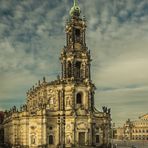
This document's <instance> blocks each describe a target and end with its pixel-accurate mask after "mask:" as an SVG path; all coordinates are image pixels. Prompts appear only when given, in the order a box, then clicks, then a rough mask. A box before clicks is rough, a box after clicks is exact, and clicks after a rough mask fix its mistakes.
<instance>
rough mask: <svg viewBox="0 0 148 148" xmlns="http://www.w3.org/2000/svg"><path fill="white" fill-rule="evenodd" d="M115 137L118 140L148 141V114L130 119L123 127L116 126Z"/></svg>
mask: <svg viewBox="0 0 148 148" xmlns="http://www.w3.org/2000/svg"><path fill="white" fill-rule="evenodd" d="M115 138H116V139H118V140H144V141H148V114H145V115H143V116H140V117H139V119H138V120H135V121H131V120H130V119H128V120H127V121H126V123H125V124H124V126H123V127H120V128H116V135H115Z"/></svg>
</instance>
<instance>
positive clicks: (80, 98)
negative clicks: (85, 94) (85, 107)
mask: <svg viewBox="0 0 148 148" xmlns="http://www.w3.org/2000/svg"><path fill="white" fill-rule="evenodd" d="M76 102H77V104H82V93H77V96H76Z"/></svg>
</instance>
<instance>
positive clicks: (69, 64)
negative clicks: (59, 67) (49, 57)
mask: <svg viewBox="0 0 148 148" xmlns="http://www.w3.org/2000/svg"><path fill="white" fill-rule="evenodd" d="M67 70H68V72H67V73H68V78H70V77H71V76H72V66H71V62H70V61H69V62H68V69H67Z"/></svg>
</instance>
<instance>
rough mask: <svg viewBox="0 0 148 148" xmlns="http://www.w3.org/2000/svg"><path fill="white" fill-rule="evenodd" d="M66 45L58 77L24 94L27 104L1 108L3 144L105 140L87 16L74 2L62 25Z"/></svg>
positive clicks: (106, 116) (106, 114) (106, 124)
mask: <svg viewBox="0 0 148 148" xmlns="http://www.w3.org/2000/svg"><path fill="white" fill-rule="evenodd" d="M65 30H66V46H65V47H64V48H63V49H62V52H61V55H60V61H61V76H58V77H57V80H55V81H52V82H47V81H46V79H45V78H43V81H42V82H40V81H39V82H38V85H36V86H35V87H34V86H33V87H32V88H31V89H30V90H29V91H28V92H27V99H26V104H24V105H23V106H21V108H20V110H18V109H17V108H16V107H15V106H14V107H13V108H11V109H10V110H9V111H6V112H5V118H4V122H3V126H4V142H5V143H8V144H9V145H11V146H13V147H17V146H20V147H29V148H37V147H46V148H57V147H58V148H63V147H69V148H70V147H85V148H86V147H89V148H92V147H99V146H101V145H104V146H105V147H106V148H107V147H108V145H109V143H110V125H111V124H110V123H111V114H110V109H108V108H107V107H103V111H98V110H97V109H96V108H95V102H94V94H95V85H94V84H93V83H92V80H91V69H90V68H91V67H90V65H91V64H90V63H91V55H90V51H89V50H88V48H87V46H86V40H85V32H86V20H85V19H84V18H83V19H82V18H81V16H80V8H79V6H78V3H77V1H74V6H73V7H72V8H71V11H70V19H69V21H68V22H67V23H66V29H65Z"/></svg>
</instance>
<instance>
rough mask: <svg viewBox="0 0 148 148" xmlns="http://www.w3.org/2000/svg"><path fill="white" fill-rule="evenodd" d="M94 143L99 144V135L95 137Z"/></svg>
mask: <svg viewBox="0 0 148 148" xmlns="http://www.w3.org/2000/svg"><path fill="white" fill-rule="evenodd" d="M96 143H100V137H99V135H96Z"/></svg>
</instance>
